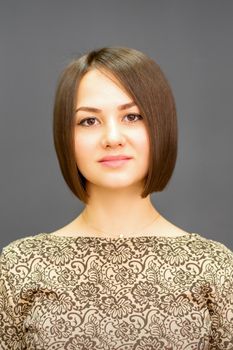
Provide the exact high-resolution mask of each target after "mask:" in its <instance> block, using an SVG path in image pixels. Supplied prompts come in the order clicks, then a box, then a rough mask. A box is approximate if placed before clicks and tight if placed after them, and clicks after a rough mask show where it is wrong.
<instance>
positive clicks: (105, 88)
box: [77, 69, 131, 102]
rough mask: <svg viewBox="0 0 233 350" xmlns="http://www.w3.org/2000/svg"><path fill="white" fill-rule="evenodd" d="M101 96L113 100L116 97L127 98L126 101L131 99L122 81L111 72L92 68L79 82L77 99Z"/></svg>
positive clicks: (83, 99) (86, 99) (85, 99)
mask: <svg viewBox="0 0 233 350" xmlns="http://www.w3.org/2000/svg"><path fill="white" fill-rule="evenodd" d="M101 96H102V99H103V100H105V101H107V100H109V99H111V100H112V99H114V97H115V98H116V99H119V98H120V99H125V102H128V100H129V98H130V99H131V97H130V95H129V93H128V92H127V91H126V90H125V88H124V87H123V85H122V84H121V82H120V81H119V80H118V79H117V78H116V77H114V76H113V75H112V74H111V73H109V72H102V71H100V70H98V69H92V70H90V71H89V72H87V73H86V74H85V75H84V76H83V78H82V79H81V81H80V83H79V87H78V90H77V101H78V102H81V101H89V100H91V99H93V98H98V99H99V98H101Z"/></svg>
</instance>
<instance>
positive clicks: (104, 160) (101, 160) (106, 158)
mask: <svg viewBox="0 0 233 350" xmlns="http://www.w3.org/2000/svg"><path fill="white" fill-rule="evenodd" d="M130 158H132V157H130V156H126V155H123V154H122V155H118V156H106V157H103V158H102V159H100V160H99V162H106V161H111V160H122V159H130Z"/></svg>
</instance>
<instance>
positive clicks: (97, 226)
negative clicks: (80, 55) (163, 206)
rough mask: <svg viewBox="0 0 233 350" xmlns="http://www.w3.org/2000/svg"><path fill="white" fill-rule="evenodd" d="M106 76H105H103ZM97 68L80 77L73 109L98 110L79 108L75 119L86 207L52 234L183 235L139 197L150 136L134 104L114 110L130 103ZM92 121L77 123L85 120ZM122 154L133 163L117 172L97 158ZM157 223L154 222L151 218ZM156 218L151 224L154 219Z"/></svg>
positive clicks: (118, 168) (112, 78)
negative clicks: (98, 110) (85, 183)
mask: <svg viewBox="0 0 233 350" xmlns="http://www.w3.org/2000/svg"><path fill="white" fill-rule="evenodd" d="M106 74H107V75H106ZM106 74H104V73H103V72H101V71H100V70H97V69H92V70H91V71H89V72H88V73H86V74H85V75H84V77H83V78H82V80H81V82H80V85H79V88H78V91H77V106H76V107H77V108H76V109H78V108H80V107H81V106H88V107H96V108H99V109H101V110H102V112H98V113H97V112H90V111H89V112H88V111H83V110H80V111H78V112H77V113H76V115H75V118H76V119H75V121H76V125H75V154H76V163H77V166H78V168H79V170H80V172H81V173H82V174H83V176H84V177H85V178H86V179H87V191H88V193H89V194H90V199H89V203H88V204H87V205H86V206H85V208H84V210H83V212H82V213H81V214H80V215H79V216H78V217H77V218H75V219H74V220H73V221H72V222H71V223H69V224H68V225H66V226H65V227H63V228H61V229H60V230H58V231H56V232H55V233H54V234H57V235H59V234H60V235H68V236H75V235H82V234H81V233H77V232H78V231H80V232H85V234H84V235H93V236H97V235H98V236H99V235H100V234H101V235H102V236H109V237H114V236H115V235H119V233H123V234H124V235H126V236H127V235H131V236H133V235H134V234H135V235H139V234H140V235H143V233H145V232H146V233H147V234H148V233H150V234H151V235H169V236H179V235H183V234H185V233H186V232H185V231H183V230H181V229H180V228H178V227H177V226H175V225H173V224H172V223H170V222H169V221H167V220H166V219H165V218H164V217H162V215H161V214H160V213H159V212H158V210H157V209H156V208H155V207H154V205H153V204H152V202H151V197H150V195H148V196H147V197H146V198H141V196H140V193H141V192H142V188H143V180H144V178H145V176H146V174H147V172H148V167H149V137H148V132H147V129H146V125H145V122H144V119H143V118H140V117H137V116H135V115H132V114H140V110H139V108H138V107H137V105H134V106H132V107H130V108H127V109H125V110H121V111H119V110H118V109H117V107H118V106H119V105H122V104H125V103H128V102H132V101H133V100H132V98H131V96H129V94H128V93H127V92H126V91H125V90H124V88H123V87H122V86H121V84H120V82H119V81H118V80H117V79H116V78H115V77H113V76H112V75H110V73H109V72H108V73H106ZM87 117H88V118H94V119H90V120H89V121H84V122H83V124H82V125H81V124H80V122H81V121H82V120H84V118H87ZM118 154H124V155H128V156H131V157H132V159H131V160H130V161H128V162H127V163H125V164H124V165H122V166H119V167H117V168H108V167H105V166H103V165H102V164H101V163H99V162H98V160H99V159H100V158H102V157H104V156H107V155H118ZM155 219H156V220H155ZM154 220H155V221H154Z"/></svg>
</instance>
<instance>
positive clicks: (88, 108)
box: [75, 101, 136, 113]
mask: <svg viewBox="0 0 233 350" xmlns="http://www.w3.org/2000/svg"><path fill="white" fill-rule="evenodd" d="M132 106H136V104H135V103H134V101H132V102H128V103H125V104H123V105H119V106H118V107H117V109H118V110H119V111H121V110H124V109H127V108H130V107H132ZM78 111H88V112H96V113H99V112H102V110H101V109H99V108H95V107H86V106H83V107H79V108H78V109H76V111H75V113H77V112H78Z"/></svg>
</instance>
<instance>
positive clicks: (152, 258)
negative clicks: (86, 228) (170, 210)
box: [0, 233, 233, 350]
mask: <svg viewBox="0 0 233 350" xmlns="http://www.w3.org/2000/svg"><path fill="white" fill-rule="evenodd" d="M0 266H1V270H0V349H1V350H23V349H30V350H34V349H36V350H95V349H96V350H97V349H101V350H156V349H159V350H160V349H161V350H162V349H163V350H172V349H175V350H194V349H195V350H196V349H199V350H207V349H215V350H218V349H222V350H230V349H231V350H232V349H233V252H232V251H231V250H229V249H228V248H227V247H226V246H225V245H223V244H222V243H219V242H217V241H213V240H210V239H207V238H204V237H202V236H201V235H200V234H197V233H190V234H189V235H186V236H180V237H175V238H171V237H155V236H144V237H133V238H132V237H126V238H106V237H105V238H104V237H101V238H99V237H65V236H63V237H61V236H55V235H51V234H50V233H39V234H37V235H34V236H28V237H24V238H20V239H18V240H15V241H13V242H11V243H9V244H8V245H7V246H6V247H4V248H3V250H2V253H1V256H0Z"/></svg>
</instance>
